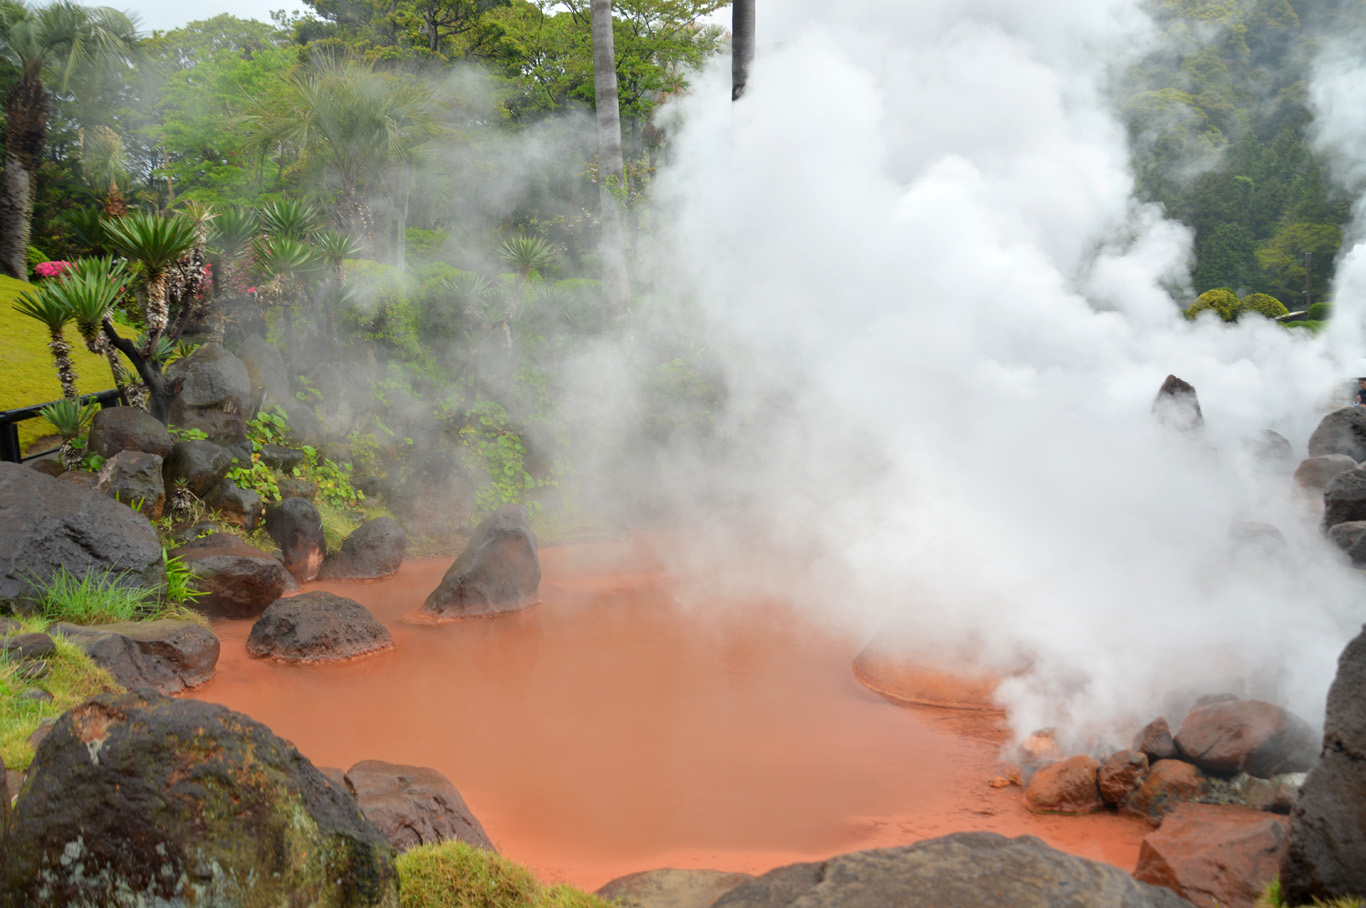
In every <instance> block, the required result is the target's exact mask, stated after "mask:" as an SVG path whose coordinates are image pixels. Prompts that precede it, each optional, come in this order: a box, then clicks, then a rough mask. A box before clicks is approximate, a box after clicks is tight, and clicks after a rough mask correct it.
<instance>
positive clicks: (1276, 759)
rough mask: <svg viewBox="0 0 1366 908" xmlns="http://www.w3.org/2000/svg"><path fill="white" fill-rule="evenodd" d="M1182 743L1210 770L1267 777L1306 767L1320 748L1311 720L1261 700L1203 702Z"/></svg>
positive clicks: (1181, 736)
mask: <svg viewBox="0 0 1366 908" xmlns="http://www.w3.org/2000/svg"><path fill="white" fill-rule="evenodd" d="M1176 746H1177V747H1179V748H1180V749H1181V753H1182V754H1184V755H1185V756H1186V758H1187V759H1188V760H1190V761H1191V762H1192V763H1194V764H1195V765H1196V766H1198V767H1200V768H1201V769H1202V770H1204V771H1205V772H1207V773H1215V774H1219V775H1235V774H1237V773H1240V772H1246V773H1248V774H1249V775H1254V776H1257V777H1258V778H1262V779H1269V778H1271V777H1272V776H1274V775H1277V774H1279V773H1286V772H1305V771H1306V770H1308V769H1309V767H1310V766H1313V765H1314V761H1315V760H1316V759H1317V758H1318V754H1319V742H1318V740H1317V739H1316V737H1315V735H1314V732H1313V730H1312V729H1311V728H1310V727H1309V723H1307V722H1305V721H1304V720H1303V719H1300V718H1299V717H1297V716H1295V715H1292V714H1291V713H1289V712H1286V711H1285V710H1284V709H1281V708H1280V707H1279V706H1276V705H1274V704H1271V703H1266V702H1263V701H1261V700H1227V701H1222V702H1215V703H1209V704H1206V705H1201V706H1197V707H1196V708H1195V709H1193V710H1191V711H1190V713H1188V714H1187V715H1186V718H1185V721H1183V722H1182V723H1181V728H1180V730H1179V731H1177V733H1176Z"/></svg>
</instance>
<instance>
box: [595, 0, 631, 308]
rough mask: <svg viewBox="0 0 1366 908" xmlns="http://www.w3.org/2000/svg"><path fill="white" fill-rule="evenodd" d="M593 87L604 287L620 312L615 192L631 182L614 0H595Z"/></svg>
mask: <svg viewBox="0 0 1366 908" xmlns="http://www.w3.org/2000/svg"><path fill="white" fill-rule="evenodd" d="M592 10H593V92H594V96H595V98H596V101H597V122H598V204H599V207H600V208H601V210H602V289H603V292H604V293H605V295H606V296H607V303H608V305H609V306H610V307H611V308H612V309H613V311H615V312H616V313H618V314H619V315H623V316H624V315H626V314H627V313H628V312H629V309H630V302H631V282H630V277H629V275H628V273H627V270H626V237H625V234H623V232H622V229H621V210H620V207H619V205H618V202H617V196H616V193H618V192H620V191H624V189H625V187H626V166H625V164H624V162H623V161H622V154H621V104H620V101H619V99H618V97H617V55H616V49H615V46H614V44H613V41H612V0H593V7H592Z"/></svg>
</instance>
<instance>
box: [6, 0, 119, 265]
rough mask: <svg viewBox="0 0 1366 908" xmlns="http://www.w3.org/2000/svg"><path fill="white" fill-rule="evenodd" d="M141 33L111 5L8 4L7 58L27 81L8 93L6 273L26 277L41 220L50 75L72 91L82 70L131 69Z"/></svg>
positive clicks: (65, 1)
mask: <svg viewBox="0 0 1366 908" xmlns="http://www.w3.org/2000/svg"><path fill="white" fill-rule="evenodd" d="M136 44H137V30H136V28H135V27H134V24H133V22H132V21H131V20H130V19H129V18H128V16H126V15H125V14H123V13H121V12H118V11H117V10H114V9H111V8H109V7H105V6H99V7H86V6H80V5H78V4H75V3H72V2H70V0H56V2H53V3H50V4H48V5H46V6H41V7H38V6H29V5H27V4H25V3H23V2H6V3H4V4H3V5H0V58H3V59H5V60H6V61H7V62H8V63H10V64H11V65H12V66H14V68H15V69H17V70H18V74H19V77H18V79H17V80H16V81H15V83H14V85H13V86H12V87H11V88H10V90H9V92H8V93H7V94H6V95H5V129H6V137H5V170H4V181H3V184H2V185H0V272H3V273H4V274H7V275H9V276H10V277H14V278H19V279H23V278H24V277H26V276H27V271H28V261H27V256H28V242H29V233H30V230H31V228H32V222H33V202H34V190H35V188H36V187H35V178H36V175H37V171H38V165H39V163H40V161H41V159H42V155H43V146H44V145H45V144H46V143H47V127H48V116H49V113H50V110H51V103H50V96H49V94H48V91H47V89H46V88H45V87H44V86H43V77H44V76H45V75H49V74H56V75H58V76H59V79H60V84H61V85H62V86H63V87H65V86H66V84H67V82H68V81H69V79H70V77H71V76H72V74H73V73H75V72H77V71H78V70H95V71H98V70H104V69H108V68H111V67H112V65H115V64H124V63H127V62H128V61H129V60H130V59H131V58H132V56H133V54H134V51H135V47H136Z"/></svg>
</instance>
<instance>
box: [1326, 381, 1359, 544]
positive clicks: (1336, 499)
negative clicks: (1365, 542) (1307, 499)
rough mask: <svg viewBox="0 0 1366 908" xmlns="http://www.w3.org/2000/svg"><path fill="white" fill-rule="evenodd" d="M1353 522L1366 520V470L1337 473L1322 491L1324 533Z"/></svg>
mask: <svg viewBox="0 0 1366 908" xmlns="http://www.w3.org/2000/svg"><path fill="white" fill-rule="evenodd" d="M1362 409H1363V410H1366V407H1362ZM1354 520H1366V470H1362V469H1360V468H1358V469H1355V470H1348V471H1347V472H1346V473H1339V474H1338V475H1337V476H1334V477H1333V478H1332V479H1331V480H1330V481H1329V483H1328V485H1327V486H1325V487H1324V489H1323V523H1322V526H1323V529H1324V531H1325V532H1327V531H1328V530H1330V529H1332V528H1333V527H1335V526H1337V525H1338V524H1340V523H1350V522H1352V521H1354Z"/></svg>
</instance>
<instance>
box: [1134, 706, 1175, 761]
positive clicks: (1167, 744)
mask: <svg viewBox="0 0 1366 908" xmlns="http://www.w3.org/2000/svg"><path fill="white" fill-rule="evenodd" d="M1133 749H1134V750H1136V751H1138V752H1139V753H1141V754H1144V755H1146V756H1147V758H1148V762H1149V763H1156V762H1157V761H1158V760H1172V759H1175V758H1176V757H1178V756H1180V754H1178V753H1177V752H1176V742H1175V741H1173V740H1172V730H1171V726H1169V725H1168V724H1167V720H1166V719H1165V718H1163V717H1161V716H1158V717H1157V718H1156V719H1154V720H1153V721H1151V722H1149V723H1148V724H1147V725H1145V726H1143V730H1142V731H1140V732H1139V733H1138V734H1137V735H1135V736H1134V748H1133Z"/></svg>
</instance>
